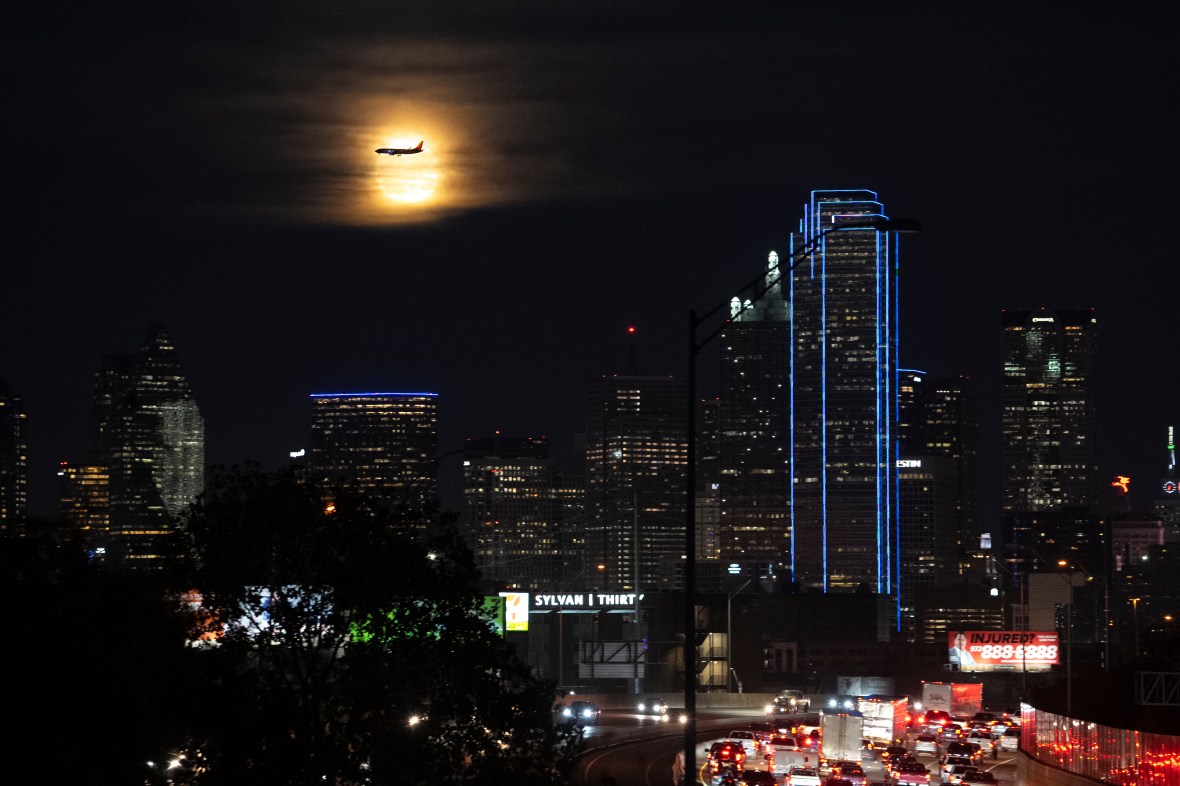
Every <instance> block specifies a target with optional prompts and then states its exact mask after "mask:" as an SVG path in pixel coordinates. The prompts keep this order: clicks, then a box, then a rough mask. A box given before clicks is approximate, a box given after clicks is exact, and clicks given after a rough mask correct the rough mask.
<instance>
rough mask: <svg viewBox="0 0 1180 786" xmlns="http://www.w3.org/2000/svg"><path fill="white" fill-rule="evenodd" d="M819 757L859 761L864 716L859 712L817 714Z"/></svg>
mask: <svg viewBox="0 0 1180 786" xmlns="http://www.w3.org/2000/svg"><path fill="white" fill-rule="evenodd" d="M819 729H820V732H819V733H820V737H819V757H820V759H822V760H824V761H855V762H859V761H860V750H861V741H862V740H863V739H864V738H865V737H864V718H862V717H861V715H860V713H859V712H840V713H836V714H832V715H829V714H827V713H824V714H823V715H820V716H819Z"/></svg>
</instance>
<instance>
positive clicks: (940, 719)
mask: <svg viewBox="0 0 1180 786" xmlns="http://www.w3.org/2000/svg"><path fill="white" fill-rule="evenodd" d="M950 722H951V714H950V713H949V712H946V711H945V710H927V711H926V726H927V728H929V727H931V726H945V725H947V724H948V723H950Z"/></svg>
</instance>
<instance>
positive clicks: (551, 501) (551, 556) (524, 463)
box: [463, 434, 569, 591]
mask: <svg viewBox="0 0 1180 786" xmlns="http://www.w3.org/2000/svg"><path fill="white" fill-rule="evenodd" d="M560 514H561V508H560V506H559V504H558V497H557V494H556V490H555V488H554V472H553V465H552V463H551V462H550V460H549V442H548V440H546V439H545V438H544V437H540V438H534V437H505V436H501V435H499V434H497V435H495V436H492V437H487V438H483V439H469V440H467V444H466V447H465V449H464V453H463V525H464V530H465V532H466V533H467V542H468V544H469V545H470V546H471V548H472V550H473V551H474V552H475V565H476V567H477V568H479V571H480V574H481V576H482V578H483V579H484V580H486V581H487V582H489V584H493V585H495V586H498V587H499V588H500V589H506V588H509V587H511V588H516V589H523V590H530V591H536V590H538V589H546V590H548V589H552V588H553V587H555V586H558V585H559V583H560V581H561V579H562V576H563V573H564V570H565V567H566V566H565V564H564V563H565V557H566V555H568V554H569V549H568V543H566V542H565V537H564V536H565V533H564V530H563V528H562V527H561V521H560V518H559V517H560Z"/></svg>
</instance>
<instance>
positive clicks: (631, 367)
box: [627, 325, 635, 376]
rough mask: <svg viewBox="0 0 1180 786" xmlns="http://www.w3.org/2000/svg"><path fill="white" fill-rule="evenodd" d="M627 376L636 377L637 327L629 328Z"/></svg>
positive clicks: (630, 326)
mask: <svg viewBox="0 0 1180 786" xmlns="http://www.w3.org/2000/svg"><path fill="white" fill-rule="evenodd" d="M627 349H628V357H627V375H628V376H635V326H634V325H628V326H627Z"/></svg>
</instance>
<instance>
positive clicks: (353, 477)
mask: <svg viewBox="0 0 1180 786" xmlns="http://www.w3.org/2000/svg"><path fill="white" fill-rule="evenodd" d="M311 409H312V412H311V455H310V457H309V461H308V466H309V471H310V472H311V473H312V477H314V478H316V480H317V481H319V482H320V483H322V484H323V486H324V488H325V490H326V491H328V492H329V493H331V490H332V489H335V488H343V489H347V490H349V491H353V492H362V493H372V494H377V495H379V496H382V497H386V498H389V499H390V500H392V501H394V502H398V503H403V502H404V503H406V504H408V505H410V506H411V507H414V508H417V509H419V510H420V509H423V508H428V507H431V506H433V505H434V504H436V503H437V500H438V473H437V469H438V467H437V461H436V459H435V456H436V455H437V452H438V394H437V393H313V394H311Z"/></svg>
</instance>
